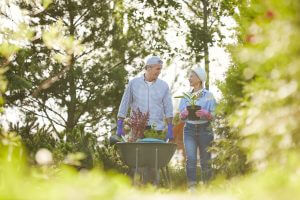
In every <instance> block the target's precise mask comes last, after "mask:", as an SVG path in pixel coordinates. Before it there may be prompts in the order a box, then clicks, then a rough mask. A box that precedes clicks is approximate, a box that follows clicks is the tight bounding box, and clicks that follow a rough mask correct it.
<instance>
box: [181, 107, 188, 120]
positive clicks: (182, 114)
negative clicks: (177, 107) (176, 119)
mask: <svg viewBox="0 0 300 200" xmlns="http://www.w3.org/2000/svg"><path fill="white" fill-rule="evenodd" d="M188 115H189V111H188V110H187V109H184V110H183V111H182V112H181V113H180V119H186V118H187V116H188Z"/></svg>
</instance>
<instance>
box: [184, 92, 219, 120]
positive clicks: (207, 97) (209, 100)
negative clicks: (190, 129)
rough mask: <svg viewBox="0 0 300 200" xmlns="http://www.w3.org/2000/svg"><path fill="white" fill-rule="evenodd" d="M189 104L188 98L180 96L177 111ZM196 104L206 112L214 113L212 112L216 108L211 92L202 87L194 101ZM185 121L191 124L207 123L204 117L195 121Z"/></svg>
mask: <svg viewBox="0 0 300 200" xmlns="http://www.w3.org/2000/svg"><path fill="white" fill-rule="evenodd" d="M189 93H190V94H191V92H189ZM189 105H190V104H189V102H188V100H187V99H185V98H182V99H181V100H180V103H179V112H182V111H183V110H184V109H185V108H186V107H187V106H189ZM196 105H197V106H201V108H202V109H205V110H207V111H208V112H210V113H211V114H212V115H214V112H215V109H216V100H215V98H214V96H213V94H212V93H211V92H209V91H208V90H206V89H203V90H202V92H201V94H200V95H199V97H198V99H197V101H196ZM186 122H187V123H191V124H204V123H207V122H208V121H207V120H205V119H200V120H197V121H190V120H186Z"/></svg>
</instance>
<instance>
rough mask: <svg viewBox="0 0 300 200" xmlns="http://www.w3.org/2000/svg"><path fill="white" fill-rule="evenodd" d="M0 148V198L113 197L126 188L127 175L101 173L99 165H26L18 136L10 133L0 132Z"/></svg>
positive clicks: (127, 184) (127, 185)
mask: <svg viewBox="0 0 300 200" xmlns="http://www.w3.org/2000/svg"><path fill="white" fill-rule="evenodd" d="M16 141H17V142H18V144H16ZM0 152H1V153H0V180H1V183H2V184H1V187H0V198H1V199H74V198H77V197H79V196H80V197H81V198H84V199H95V198H97V199H100V198H101V199H116V198H120V196H119V195H120V194H121V193H123V192H125V191H127V192H128V189H129V181H128V179H126V178H125V177H123V176H120V175H116V174H104V173H103V172H102V171H101V170H99V169H93V170H91V171H86V172H78V171H76V170H74V169H73V168H71V167H67V166H60V167H59V168H52V167H51V166H39V167H30V168H29V167H28V165H27V163H26V162H24V159H23V158H24V157H26V155H25V154H24V149H23V148H22V147H21V146H20V138H18V137H16V136H15V135H12V134H2V133H1V135H0ZM20 186H21V187H20ZM45 194H47V195H45ZM122 198H123V199H124V197H122Z"/></svg>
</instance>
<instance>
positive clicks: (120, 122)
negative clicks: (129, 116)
mask: <svg viewBox="0 0 300 200" xmlns="http://www.w3.org/2000/svg"><path fill="white" fill-rule="evenodd" d="M121 135H125V133H124V130H123V120H122V119H118V122H117V136H119V137H121Z"/></svg>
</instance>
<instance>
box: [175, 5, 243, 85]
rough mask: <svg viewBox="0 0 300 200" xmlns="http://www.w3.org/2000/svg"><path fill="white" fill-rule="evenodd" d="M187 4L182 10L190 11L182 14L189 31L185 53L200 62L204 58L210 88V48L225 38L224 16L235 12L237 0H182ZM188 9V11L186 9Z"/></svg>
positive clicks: (190, 58)
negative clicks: (222, 29)
mask: <svg viewBox="0 0 300 200" xmlns="http://www.w3.org/2000/svg"><path fill="white" fill-rule="evenodd" d="M182 2H183V4H184V5H185V6H186V8H185V9H183V10H182V11H183V12H184V13H190V14H189V15H186V14H184V13H183V14H182V15H181V16H182V19H183V20H184V21H185V22H186V24H187V27H188V31H187V37H186V43H187V45H188V47H189V48H188V49H187V50H186V52H185V54H186V55H188V58H187V60H189V61H191V62H196V63H198V62H200V61H202V60H203V59H204V63H205V70H206V72H207V75H208V76H207V81H206V88H208V89H209V71H210V68H209V67H210V63H209V48H210V47H212V46H214V45H216V44H217V43H218V42H221V41H222V39H223V38H224V35H223V33H222V32H221V30H220V28H221V27H222V26H225V24H224V22H222V18H223V17H226V16H231V15H233V14H234V8H235V7H236V5H237V2H238V1H237V0H229V1H227V0H216V1H215V0H200V1H198V0H192V1H186V0H182ZM186 9H188V11H186Z"/></svg>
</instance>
